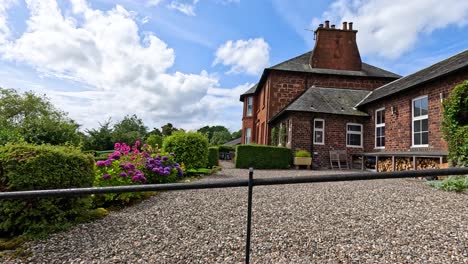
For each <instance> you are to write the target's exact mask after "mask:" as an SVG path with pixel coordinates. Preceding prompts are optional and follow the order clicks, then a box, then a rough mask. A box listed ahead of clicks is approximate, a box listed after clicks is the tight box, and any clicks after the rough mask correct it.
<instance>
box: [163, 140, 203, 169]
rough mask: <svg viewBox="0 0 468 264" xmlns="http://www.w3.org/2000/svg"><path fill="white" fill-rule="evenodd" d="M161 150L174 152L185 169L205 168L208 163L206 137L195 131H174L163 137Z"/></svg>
mask: <svg viewBox="0 0 468 264" xmlns="http://www.w3.org/2000/svg"><path fill="white" fill-rule="evenodd" d="M163 151H164V152H173V153H175V155H176V156H175V158H176V160H177V161H178V162H179V163H183V164H184V165H185V167H186V168H187V169H193V168H205V167H206V165H207V163H208V139H206V137H204V136H203V135H202V134H200V133H197V132H183V131H177V132H174V133H173V134H172V135H171V136H168V137H166V138H164V142H163Z"/></svg>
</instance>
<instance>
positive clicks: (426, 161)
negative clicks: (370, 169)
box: [377, 157, 446, 172]
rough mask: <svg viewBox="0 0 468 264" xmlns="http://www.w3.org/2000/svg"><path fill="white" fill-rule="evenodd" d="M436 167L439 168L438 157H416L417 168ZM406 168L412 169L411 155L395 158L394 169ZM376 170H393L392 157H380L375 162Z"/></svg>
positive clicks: (404, 169)
mask: <svg viewBox="0 0 468 264" xmlns="http://www.w3.org/2000/svg"><path fill="white" fill-rule="evenodd" d="M444 165H445V164H444ZM445 167H446V166H445ZM438 168H440V161H439V159H438V158H416V169H417V170H427V169H438ZM406 170H413V158H412V157H406V158H404V157H399V158H395V171H406ZM377 171H382V172H384V171H393V166H392V159H391V158H380V159H379V161H378V164H377Z"/></svg>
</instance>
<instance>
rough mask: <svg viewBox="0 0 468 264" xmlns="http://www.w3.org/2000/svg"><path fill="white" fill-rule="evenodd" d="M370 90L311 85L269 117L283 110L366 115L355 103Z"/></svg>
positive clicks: (272, 119)
mask: <svg viewBox="0 0 468 264" xmlns="http://www.w3.org/2000/svg"><path fill="white" fill-rule="evenodd" d="M369 93H370V91H367V90H354V89H338V88H326V87H315V86H312V87H310V88H309V89H307V90H306V91H305V92H304V93H303V94H302V95H300V96H299V97H297V98H296V99H295V100H294V101H293V102H292V103H290V104H289V105H288V106H286V107H285V108H284V109H283V110H282V111H281V112H280V113H278V114H277V115H276V116H274V117H273V118H271V119H270V121H269V122H272V121H274V120H275V119H276V118H278V117H279V116H281V115H282V114H283V113H285V112H311V113H326V114H338V115H352V116H368V114H367V113H365V112H362V111H359V110H357V109H356V108H355V105H356V104H357V103H359V102H360V101H361V100H362V99H363V98H365V97H366V96H367V95H368V94H369Z"/></svg>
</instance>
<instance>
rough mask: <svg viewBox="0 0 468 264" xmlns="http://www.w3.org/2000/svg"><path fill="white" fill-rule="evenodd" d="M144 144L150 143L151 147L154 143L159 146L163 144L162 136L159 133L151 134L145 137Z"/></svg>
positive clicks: (154, 145)
mask: <svg viewBox="0 0 468 264" xmlns="http://www.w3.org/2000/svg"><path fill="white" fill-rule="evenodd" d="M146 144H148V145H150V146H151V147H153V148H154V147H156V145H158V148H161V147H162V144H163V137H162V136H160V135H156V134H153V135H151V136H149V137H148V138H147V139H146Z"/></svg>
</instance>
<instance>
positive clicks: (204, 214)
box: [0, 169, 468, 263]
mask: <svg viewBox="0 0 468 264" xmlns="http://www.w3.org/2000/svg"><path fill="white" fill-rule="evenodd" d="M327 173H332V172H329V171H319V172H317V171H295V170H290V171H260V170H259V171H256V172H255V177H276V176H294V175H310V174H317V175H319V174H327ZM247 176H248V173H247V171H246V170H237V169H224V170H223V171H222V172H221V173H219V174H218V175H215V176H210V177H207V178H205V179H204V180H214V179H226V178H231V179H232V178H247ZM246 201H247V189H246V188H231V189H212V190H193V191H180V192H179V191H178V192H165V193H162V194H160V195H158V196H155V197H152V198H150V199H148V200H146V201H144V202H142V203H141V204H138V205H136V206H133V207H129V208H126V209H124V210H122V211H119V212H112V213H111V214H110V215H109V216H108V217H106V218H105V219H103V220H100V221H96V222H94V223H89V224H83V225H79V226H77V227H75V228H73V229H72V230H70V231H68V232H64V233H58V234H55V235H52V236H51V237H50V238H49V239H48V240H45V241H38V242H31V243H28V244H27V245H26V246H25V247H26V248H27V251H30V257H29V258H27V259H23V260H21V259H14V260H11V259H10V260H8V259H6V258H4V259H1V258H0V262H2V263H3V262H5V263H21V262H22V261H23V262H32V263H241V262H242V261H243V257H244V243H245V219H246V207H247V206H246ZM253 201H254V204H253V226H252V228H253V229H252V230H253V231H252V232H253V233H252V256H251V258H252V262H254V263H468V195H466V194H456V193H447V192H443V191H437V190H432V189H430V188H429V187H427V186H426V185H425V184H424V183H423V182H422V181H419V180H376V181H367V182H364V181H363V182H341V183H340V182H335V183H318V184H299V185H285V186H264V187H255V188H254V200H253Z"/></svg>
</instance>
